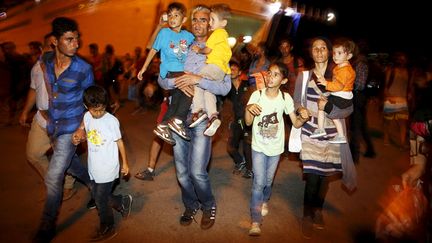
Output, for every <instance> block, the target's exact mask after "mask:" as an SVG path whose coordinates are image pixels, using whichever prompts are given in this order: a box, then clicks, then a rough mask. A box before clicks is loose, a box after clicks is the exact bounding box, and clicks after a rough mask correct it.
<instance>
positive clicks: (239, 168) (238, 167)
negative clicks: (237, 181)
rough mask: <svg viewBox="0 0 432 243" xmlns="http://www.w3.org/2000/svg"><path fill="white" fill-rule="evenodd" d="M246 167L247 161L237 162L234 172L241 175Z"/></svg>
mask: <svg viewBox="0 0 432 243" xmlns="http://www.w3.org/2000/svg"><path fill="white" fill-rule="evenodd" d="M245 168H246V162H245V161H243V162H241V163H239V164H236V165H235V166H234V170H233V174H234V175H239V174H240V173H241V172H242V171H243V170H244V169H245Z"/></svg>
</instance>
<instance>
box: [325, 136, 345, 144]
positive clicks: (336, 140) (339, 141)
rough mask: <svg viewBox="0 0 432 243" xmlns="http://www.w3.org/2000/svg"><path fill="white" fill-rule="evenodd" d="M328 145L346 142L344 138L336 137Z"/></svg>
mask: <svg viewBox="0 0 432 243" xmlns="http://www.w3.org/2000/svg"><path fill="white" fill-rule="evenodd" d="M329 143H332V144H341V143H347V140H346V137H345V136H336V137H334V138H333V139H331V140H329Z"/></svg>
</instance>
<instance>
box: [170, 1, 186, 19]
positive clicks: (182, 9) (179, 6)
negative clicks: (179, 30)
mask: <svg viewBox="0 0 432 243" xmlns="http://www.w3.org/2000/svg"><path fill="white" fill-rule="evenodd" d="M174 9H176V10H178V11H179V12H180V13H181V14H183V17H185V16H186V7H185V5H183V3H179V2H173V3H170V5H168V13H169V12H171V11H173V10H174Z"/></svg>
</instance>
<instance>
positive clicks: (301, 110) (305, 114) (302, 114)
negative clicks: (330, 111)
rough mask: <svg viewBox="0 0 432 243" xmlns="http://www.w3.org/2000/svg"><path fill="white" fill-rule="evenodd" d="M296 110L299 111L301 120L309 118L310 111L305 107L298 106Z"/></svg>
mask: <svg viewBox="0 0 432 243" xmlns="http://www.w3.org/2000/svg"><path fill="white" fill-rule="evenodd" d="M297 112H298V113H299V115H300V118H301V119H302V120H303V121H307V120H309V118H310V112H309V110H307V109H306V108H304V107H299V108H298V110H297Z"/></svg>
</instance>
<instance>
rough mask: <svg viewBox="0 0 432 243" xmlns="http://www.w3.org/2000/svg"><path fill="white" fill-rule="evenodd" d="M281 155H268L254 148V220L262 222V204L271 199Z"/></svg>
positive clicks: (252, 199)
mask: <svg viewBox="0 0 432 243" xmlns="http://www.w3.org/2000/svg"><path fill="white" fill-rule="evenodd" d="M279 158H280V155H276V156H267V155H265V154H264V153H261V152H257V151H255V150H253V149H252V171H253V174H254V176H253V184H252V197H251V202H250V210H251V216H252V222H258V223H261V221H262V216H261V206H262V204H263V203H264V202H268V200H270V196H271V192H272V183H273V178H274V175H275V173H276V169H277V167H278V164H279Z"/></svg>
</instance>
